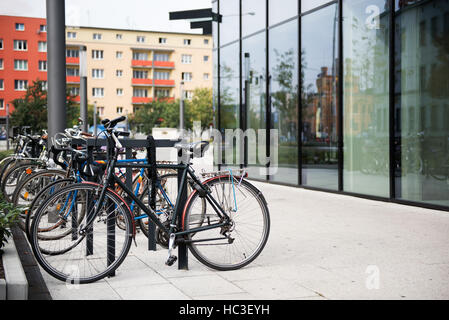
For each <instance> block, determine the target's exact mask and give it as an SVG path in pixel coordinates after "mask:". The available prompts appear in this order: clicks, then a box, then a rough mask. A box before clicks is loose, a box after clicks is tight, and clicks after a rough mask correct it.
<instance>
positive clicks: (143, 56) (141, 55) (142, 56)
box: [133, 52, 148, 60]
mask: <svg viewBox="0 0 449 320" xmlns="http://www.w3.org/2000/svg"><path fill="white" fill-rule="evenodd" d="M133 60H148V53H147V52H133Z"/></svg>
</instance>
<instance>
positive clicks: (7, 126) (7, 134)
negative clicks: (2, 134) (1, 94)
mask: <svg viewBox="0 0 449 320" xmlns="http://www.w3.org/2000/svg"><path fill="white" fill-rule="evenodd" d="M6 150H9V103H7V104H6Z"/></svg>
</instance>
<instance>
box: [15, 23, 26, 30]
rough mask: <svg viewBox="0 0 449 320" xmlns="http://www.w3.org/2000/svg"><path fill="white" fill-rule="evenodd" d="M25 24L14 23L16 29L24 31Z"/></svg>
mask: <svg viewBox="0 0 449 320" xmlns="http://www.w3.org/2000/svg"><path fill="white" fill-rule="evenodd" d="M24 30H25V24H24V23H16V31H24Z"/></svg>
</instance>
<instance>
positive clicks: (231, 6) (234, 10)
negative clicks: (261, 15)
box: [220, 0, 240, 46]
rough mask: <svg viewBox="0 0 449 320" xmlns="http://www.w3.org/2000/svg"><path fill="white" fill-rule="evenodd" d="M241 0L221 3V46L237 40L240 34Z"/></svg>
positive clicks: (226, 0)
mask: <svg viewBox="0 0 449 320" xmlns="http://www.w3.org/2000/svg"><path fill="white" fill-rule="evenodd" d="M239 7H240V5H239V0H221V1H220V15H221V19H222V20H221V24H220V46H222V45H225V44H226V43H229V42H231V41H234V40H237V39H238V38H239V36H240V35H239V34H240V23H239V21H240V18H239V14H240V10H239Z"/></svg>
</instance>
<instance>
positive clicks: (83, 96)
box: [79, 46, 89, 132]
mask: <svg viewBox="0 0 449 320" xmlns="http://www.w3.org/2000/svg"><path fill="white" fill-rule="evenodd" d="M79 56H80V118H81V120H83V124H82V129H83V131H84V132H87V131H88V130H89V129H88V128H89V123H88V116H87V48H86V46H82V47H80V49H79Z"/></svg>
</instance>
